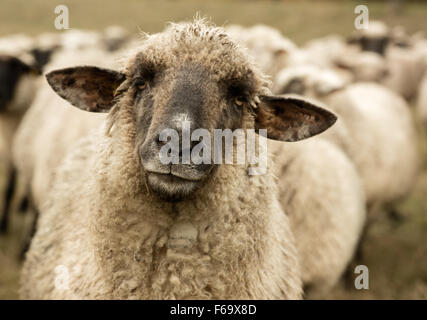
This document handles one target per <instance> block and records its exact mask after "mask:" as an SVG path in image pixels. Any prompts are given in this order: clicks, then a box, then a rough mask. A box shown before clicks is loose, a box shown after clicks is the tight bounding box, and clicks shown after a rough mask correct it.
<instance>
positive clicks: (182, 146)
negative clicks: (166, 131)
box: [155, 129, 200, 158]
mask: <svg viewBox="0 0 427 320" xmlns="http://www.w3.org/2000/svg"><path fill="white" fill-rule="evenodd" d="M175 131H176V133H177V134H176V135H175V134H174V137H172V136H171V135H166V138H165V135H161V133H160V132H159V133H158V134H157V135H156V138H155V143H156V144H157V147H158V148H161V147H163V146H164V145H166V144H168V143H171V142H172V143H176V144H177V145H176V146H173V147H175V148H177V149H178V150H179V157H180V158H181V157H182V155H183V154H185V153H189V154H191V151H192V150H193V148H194V147H195V146H196V145H197V144H199V142H200V139H198V140H195V141H191V139H190V137H191V135H189V136H188V137H186V138H184V137H183V134H182V132H181V131H180V130H179V129H175Z"/></svg>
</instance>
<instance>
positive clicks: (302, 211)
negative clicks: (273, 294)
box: [271, 137, 366, 298]
mask: <svg viewBox="0 0 427 320" xmlns="http://www.w3.org/2000/svg"><path fill="white" fill-rule="evenodd" d="M271 150H273V152H274V154H275V156H276V157H275V158H276V162H277V164H276V168H275V171H276V175H277V177H278V186H279V201H280V204H281V206H282V208H283V210H284V211H285V212H286V213H287V215H288V216H289V220H290V223H291V227H292V231H293V233H294V235H295V243H296V246H297V252H298V257H299V260H300V265H301V277H302V281H303V284H304V288H305V290H304V293H305V295H306V297H309V298H314V297H322V296H323V295H324V294H325V293H326V292H328V291H329V290H330V289H331V288H332V287H333V286H334V285H336V284H337V282H338V280H339V279H340V277H341V276H342V274H343V273H344V271H345V270H346V268H347V266H348V264H349V262H350V261H351V259H352V258H353V254H354V252H355V250H356V247H357V244H358V241H359V237H360V235H361V233H362V230H363V226H364V222H365V216H366V202H365V195H364V191H363V187H362V183H361V181H360V178H359V175H358V173H357V171H356V168H355V167H354V164H353V162H352V161H351V160H350V159H349V158H348V157H347V156H346V155H345V154H344V153H343V152H342V151H341V149H340V148H339V147H337V146H335V145H334V144H333V143H331V142H328V141H327V140H325V139H322V138H321V137H319V138H317V137H316V138H313V139H309V140H307V141H303V142H301V143H297V144H278V143H274V145H273V143H272V144H271ZM314 155H315V156H314Z"/></svg>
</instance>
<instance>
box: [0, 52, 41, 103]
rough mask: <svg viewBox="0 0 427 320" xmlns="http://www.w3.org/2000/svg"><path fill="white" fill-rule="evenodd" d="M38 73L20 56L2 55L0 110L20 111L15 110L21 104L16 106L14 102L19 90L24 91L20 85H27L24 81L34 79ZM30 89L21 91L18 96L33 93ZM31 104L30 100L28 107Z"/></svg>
mask: <svg viewBox="0 0 427 320" xmlns="http://www.w3.org/2000/svg"><path fill="white" fill-rule="evenodd" d="M38 74H39V73H38V71H36V70H35V69H34V68H32V67H30V66H29V65H27V64H25V63H24V62H22V61H21V60H19V59H18V58H15V57H12V56H7V55H0V110H1V111H5V110H7V111H19V110H14V109H16V108H19V107H20V106H18V107H16V106H15V104H14V103H13V102H14V100H15V98H16V96H17V92H18V91H22V90H20V86H23V87H26V86H25V85H23V84H24V82H31V81H32V80H33V79H32V78H33V77H35V76H37V75H38ZM24 80H28V81H24ZM23 90H25V88H23ZM30 91H31V92H20V93H22V94H21V96H20V97H18V98H20V99H22V96H25V95H27V94H30V93H33V90H30ZM29 104H30V102H28V104H27V105H26V106H25V107H28V106H29ZM15 107H16V108H15ZM12 109H13V110H12Z"/></svg>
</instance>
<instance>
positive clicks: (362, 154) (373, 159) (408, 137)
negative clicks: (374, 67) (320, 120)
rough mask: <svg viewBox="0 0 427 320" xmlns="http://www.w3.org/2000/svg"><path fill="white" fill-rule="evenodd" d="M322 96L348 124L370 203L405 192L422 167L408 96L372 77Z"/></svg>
mask: <svg viewBox="0 0 427 320" xmlns="http://www.w3.org/2000/svg"><path fill="white" fill-rule="evenodd" d="M324 101H325V103H326V104H327V105H328V106H330V107H331V109H332V110H334V111H335V112H337V113H338V114H339V115H341V117H342V119H343V120H344V122H345V125H346V127H347V128H348V131H349V134H350V137H351V139H352V146H353V147H352V149H351V150H347V152H348V153H349V155H350V157H351V159H352V160H353V161H354V162H355V164H356V166H357V168H358V170H359V172H360V175H361V177H362V179H363V182H364V186H365V191H366V195H367V200H368V204H369V205H370V206H371V207H373V208H378V207H381V206H383V205H392V204H394V203H396V202H397V201H398V200H400V199H402V198H403V197H404V196H406V195H407V194H408V193H409V192H410V190H411V188H412V186H413V185H414V183H415V179H416V175H417V172H418V150H417V144H416V141H417V140H416V132H415V126H414V123H413V119H412V116H411V112H410V110H409V107H408V105H407V104H406V102H405V101H404V100H403V99H402V98H401V97H400V96H399V95H397V94H395V93H394V92H392V91H390V90H389V89H387V88H385V87H383V86H381V85H378V84H374V83H356V84H352V85H350V86H348V87H347V88H345V89H344V90H340V91H337V92H334V93H332V94H330V95H328V96H327V97H325V99H324ZM403 163H404V164H405V165H402V164H403ZM374 211H375V210H374Z"/></svg>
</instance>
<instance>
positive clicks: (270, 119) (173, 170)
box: [47, 25, 336, 201]
mask: <svg viewBox="0 0 427 320" xmlns="http://www.w3.org/2000/svg"><path fill="white" fill-rule="evenodd" d="M173 31H174V30H173V29H172V32H171V34H168V32H165V33H163V34H161V35H160V36H158V35H157V36H154V37H153V38H149V39H148V40H147V42H146V44H145V46H143V48H142V50H141V51H140V52H139V53H138V54H137V55H136V56H134V58H132V59H131V61H130V62H129V64H128V67H127V68H126V70H125V72H124V73H121V72H116V71H112V70H104V69H99V68H95V67H76V68H68V69H62V70H57V71H53V72H51V73H49V74H48V75H47V79H48V82H49V84H50V85H51V86H52V88H53V89H54V90H55V91H56V92H57V93H58V94H59V95H60V96H61V97H63V98H65V99H67V100H68V101H70V102H71V103H72V104H73V105H75V106H77V107H79V108H81V109H84V110H88V111H93V112H107V111H108V110H109V109H110V108H111V107H112V106H114V105H115V103H117V104H118V106H119V107H121V105H120V104H121V103H123V101H126V103H127V107H129V105H130V107H131V108H132V109H133V113H134V118H135V119H134V121H135V128H136V137H135V152H136V153H137V154H138V155H139V159H140V165H141V167H142V170H143V172H144V173H145V177H146V179H147V183H148V186H149V187H150V189H152V190H153V191H154V192H155V194H157V195H158V196H159V197H160V198H162V199H165V200H167V201H179V200H182V199H185V198H188V197H189V196H191V195H192V194H194V192H195V191H196V190H197V189H198V188H199V187H200V186H201V185H203V184H204V183H205V182H206V181H207V180H208V179H209V177H211V176H212V175H213V174H214V172H215V165H214V164H211V163H194V162H193V161H192V160H191V161H190V163H184V161H181V160H182V159H183V154H184V153H185V151H189V152H190V153H191V151H192V149H193V148H195V146H196V145H197V144H199V143H203V141H202V140H200V141H193V142H192V143H189V144H188V145H186V146H184V145H183V142H182V141H183V140H184V139H183V135H184V130H185V128H186V126H187V127H188V128H189V129H190V130H191V131H194V130H196V129H200V128H203V129H205V130H207V131H208V132H210V133H212V132H213V131H214V129H221V130H224V129H230V130H231V131H233V130H235V129H240V128H242V129H251V128H254V129H267V137H268V138H271V139H276V140H282V141H296V140H301V139H304V138H307V137H309V136H312V135H315V134H318V133H320V132H322V131H324V130H326V129H327V128H328V127H329V126H331V125H332V124H333V123H334V122H335V120H336V117H335V116H334V115H333V114H332V113H330V112H328V111H326V110H324V109H321V108H319V107H317V106H314V105H312V104H311V103H309V102H307V101H305V100H303V99H301V98H298V97H286V96H267V95H264V94H263V93H264V92H266V88H265V82H264V80H263V79H262V75H260V73H259V72H258V71H257V70H256V69H255V68H254V67H253V66H252V64H251V63H250V62H249V61H248V58H247V57H246V56H245V54H244V53H243V52H242V51H241V49H240V48H238V47H237V46H236V45H235V44H234V43H233V42H232V41H231V40H230V39H229V38H228V37H227V36H226V35H225V34H224V33H223V32H222V30H221V29H217V28H212V29H206V30H203V32H201V31H200V30H197V28H193V29H192V27H191V25H190V27H188V28H187V29H186V30H185V32H183V34H181V35H180V34H179V32H178V31H176V33H173ZM177 34H178V35H177ZM159 43H161V45H159ZM114 96H116V99H114ZM117 101H118V102H117ZM170 129H172V130H173V131H174V132H176V133H177V137H178V141H179V148H180V149H179V160H180V161H179V163H176V164H174V163H172V164H164V163H163V162H162V161H161V156H160V152H161V149H162V147H163V146H164V145H165V144H166V141H167V140H165V139H162V138H161V134H162V132H165V130H170ZM212 136H213V135H211V137H212ZM186 149H188V150H186ZM212 154H213V152H212Z"/></svg>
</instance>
